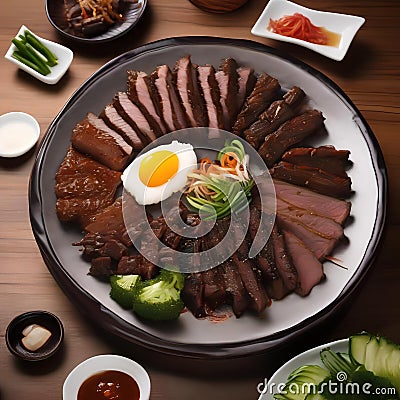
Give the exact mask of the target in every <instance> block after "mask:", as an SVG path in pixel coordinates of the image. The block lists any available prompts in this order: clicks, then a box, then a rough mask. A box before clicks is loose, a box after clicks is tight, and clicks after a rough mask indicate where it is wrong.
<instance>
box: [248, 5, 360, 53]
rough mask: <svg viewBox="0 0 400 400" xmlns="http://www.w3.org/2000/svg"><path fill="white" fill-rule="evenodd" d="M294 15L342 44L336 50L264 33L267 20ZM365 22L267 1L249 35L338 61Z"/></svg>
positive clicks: (350, 16) (351, 17)
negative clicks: (279, 42)
mask: <svg viewBox="0 0 400 400" xmlns="http://www.w3.org/2000/svg"><path fill="white" fill-rule="evenodd" d="M295 13H300V14H303V15H304V16H306V17H308V18H309V19H310V20H311V22H312V23H313V24H314V25H316V26H321V27H324V28H325V29H327V30H329V31H332V32H336V33H338V34H340V35H341V40H340V43H339V46H338V47H334V46H327V45H320V44H314V43H310V42H307V41H305V40H300V39H296V38H292V37H289V36H283V35H278V34H277V33H274V32H271V31H270V30H268V29H267V27H268V24H269V21H270V19H273V20H276V19H279V18H281V17H283V16H285V15H293V14H295ZM364 22H365V19H364V18H362V17H358V16H354V15H347V14H338V13H332V12H324V11H318V10H312V9H310V8H307V7H303V6H300V5H298V4H296V3H293V2H291V1H288V0H269V2H268V4H267V6H266V7H265V9H264V11H263V12H262V14H261V15H260V17H259V18H258V20H257V22H256V23H255V25H254V26H253V28H252V29H251V33H252V34H253V35H256V36H261V37H265V38H268V39H274V40H280V41H283V42H289V43H294V44H298V45H299V46H303V47H307V48H308V49H311V50H314V51H315V52H317V53H320V54H322V55H324V56H326V57H329V58H332V59H333V60H336V61H341V60H343V58H344V56H345V55H346V53H347V50H348V49H349V47H350V44H351V42H352V41H353V38H354V36H355V34H356V33H357V31H358V30H359V29H360V28H361V26H362V25H363V24H364Z"/></svg>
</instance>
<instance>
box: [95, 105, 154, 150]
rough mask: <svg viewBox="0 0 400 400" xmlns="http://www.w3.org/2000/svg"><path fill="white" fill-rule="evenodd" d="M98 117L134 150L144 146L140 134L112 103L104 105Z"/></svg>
mask: <svg viewBox="0 0 400 400" xmlns="http://www.w3.org/2000/svg"><path fill="white" fill-rule="evenodd" d="M100 117H101V118H102V119H103V120H104V122H105V123H106V124H107V125H108V126H109V127H110V128H111V129H113V130H114V131H116V132H118V133H119V134H120V135H121V136H122V137H123V138H124V139H125V140H126V141H127V143H129V144H130V145H131V146H132V147H133V148H134V149H135V150H141V149H143V148H144V147H145V144H144V143H143V141H142V139H141V138H140V134H139V133H138V132H137V131H135V129H133V128H132V126H131V125H129V124H128V122H126V120H125V119H124V118H123V117H121V115H120V114H119V113H118V111H117V110H116V109H115V107H114V106H113V105H112V104H108V105H106V106H105V108H104V110H103V111H102V112H101V114H100ZM145 143H147V142H145Z"/></svg>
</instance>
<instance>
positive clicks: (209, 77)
mask: <svg viewBox="0 0 400 400" xmlns="http://www.w3.org/2000/svg"><path fill="white" fill-rule="evenodd" d="M197 72H198V79H199V83H200V87H201V90H202V93H203V98H204V102H205V105H206V111H207V118H208V126H209V127H210V128H219V129H223V127H224V117H223V112H222V106H221V102H220V98H221V95H220V91H219V87H218V82H217V80H216V78H215V70H214V67H213V66H212V65H203V66H198V67H197Z"/></svg>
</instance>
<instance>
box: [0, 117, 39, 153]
mask: <svg viewBox="0 0 400 400" xmlns="http://www.w3.org/2000/svg"><path fill="white" fill-rule="evenodd" d="M39 136H40V126H39V123H38V122H37V121H36V119H35V118H33V117H32V116H31V115H29V114H26V113H23V112H18V111H16V112H9V113H7V114H3V115H1V116H0V157H8V158H11V157H19V156H21V155H22V154H25V153H26V152H28V151H29V150H30V149H31V148H32V147H33V146H34V145H35V144H36V143H37V141H38V140H39Z"/></svg>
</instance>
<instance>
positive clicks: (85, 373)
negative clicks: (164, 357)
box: [63, 354, 151, 400]
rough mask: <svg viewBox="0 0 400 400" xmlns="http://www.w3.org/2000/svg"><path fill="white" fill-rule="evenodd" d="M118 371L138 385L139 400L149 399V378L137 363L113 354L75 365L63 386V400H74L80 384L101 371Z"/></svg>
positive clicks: (99, 356)
mask: <svg viewBox="0 0 400 400" xmlns="http://www.w3.org/2000/svg"><path fill="white" fill-rule="evenodd" d="M110 370H113V371H120V372H124V373H126V374H128V375H130V376H131V377H132V378H133V379H134V380H135V381H136V383H137V384H138V386H139V390H140V398H139V399H140V400H149V398H150V387H151V384H150V378H149V375H148V374H147V372H146V370H145V369H144V368H143V367H142V366H141V365H140V364H138V363H137V362H135V361H133V360H131V359H129V358H126V357H122V356H118V355H115V354H102V355H98V356H94V357H91V358H88V359H87V360H85V361H83V362H81V363H80V364H79V365H77V366H76V367H75V368H74V369H73V370H72V371H71V372H70V373H69V375H68V376H67V378H66V379H65V381H64V385H63V400H76V399H77V397H78V391H79V388H80V387H81V385H82V383H83V382H84V381H85V380H86V379H87V378H89V377H91V376H92V375H94V374H96V373H99V372H102V371H110Z"/></svg>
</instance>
